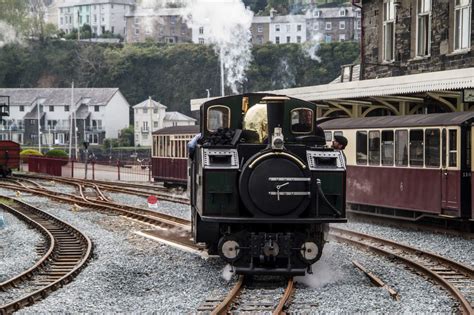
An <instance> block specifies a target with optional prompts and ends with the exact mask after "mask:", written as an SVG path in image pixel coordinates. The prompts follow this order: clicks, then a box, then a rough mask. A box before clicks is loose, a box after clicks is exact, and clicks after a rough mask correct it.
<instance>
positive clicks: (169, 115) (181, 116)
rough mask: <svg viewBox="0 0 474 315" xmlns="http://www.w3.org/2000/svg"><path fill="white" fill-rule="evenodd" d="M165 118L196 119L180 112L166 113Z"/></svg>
mask: <svg viewBox="0 0 474 315" xmlns="http://www.w3.org/2000/svg"><path fill="white" fill-rule="evenodd" d="M164 120H171V121H196V119H194V118H192V117H189V116H186V115H184V114H181V113H180V112H167V113H166V114H165V118H164Z"/></svg>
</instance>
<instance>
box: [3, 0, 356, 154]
mask: <svg viewBox="0 0 474 315" xmlns="http://www.w3.org/2000/svg"><path fill="white" fill-rule="evenodd" d="M0 1H1V0H0ZM305 48H307V47H305V46H302V45H298V44H284V45H274V44H265V45H260V46H254V47H253V49H252V54H253V61H252V63H251V64H250V67H249V69H248V71H247V81H246V82H244V84H243V86H242V88H241V90H240V91H239V92H256V91H264V90H272V89H279V88H290V87H298V86H307V85H316V84H325V83H328V82H330V81H332V80H334V78H336V77H337V76H338V75H339V74H340V66H341V65H343V64H348V63H352V62H354V61H355V60H356V59H357V57H358V55H359V47H358V44H357V43H355V42H342V43H329V44H321V45H320V48H319V51H318V55H319V58H320V61H317V60H313V59H311V58H310V57H309V55H308V54H307V53H306V51H305ZM72 80H74V82H75V86H76V87H118V88H120V91H121V92H122V93H123V95H124V96H125V98H126V99H127V101H128V102H129V103H130V105H131V106H133V105H135V104H138V103H139V102H141V101H143V100H145V99H147V98H148V96H151V97H152V98H153V99H155V100H157V101H160V102H161V103H163V104H165V105H166V106H168V111H180V112H183V113H185V114H189V111H190V109H189V100H190V99H193V98H203V97H206V95H207V93H206V89H211V96H216V95H218V94H219V91H220V73H219V62H218V57H217V56H216V54H215V52H214V49H213V47H210V46H205V45H197V44H178V45H176V44H175V45H172V44H160V43H153V42H150V41H149V42H145V43H141V44H133V45H132V44H126V45H122V44H90V43H85V42H77V41H64V40H46V41H44V42H40V41H34V42H30V43H29V45H18V44H10V45H6V46H4V47H3V48H0V87H4V88H14V87H15V88H16V87H70V84H71V81H72ZM130 113H132V111H130ZM132 117H133V116H131V118H132ZM125 134H126V136H125V135H124V136H123V139H121V140H115V141H116V142H117V143H116V145H123V144H128V145H133V136H132V138H131V139H130V138H129V137H130V135H131V134H133V133H130V132H125ZM110 141H111V143H112V144H113V146H115V142H114V141H113V140H110ZM119 142H120V143H119ZM107 147H108V145H107Z"/></svg>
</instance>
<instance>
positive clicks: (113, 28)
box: [111, 26, 115, 34]
mask: <svg viewBox="0 0 474 315" xmlns="http://www.w3.org/2000/svg"><path fill="white" fill-rule="evenodd" d="M114 30H115V27H114V26H112V29H111V31H112V34H113V33H114Z"/></svg>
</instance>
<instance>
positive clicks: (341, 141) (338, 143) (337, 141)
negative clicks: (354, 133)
mask: <svg viewBox="0 0 474 315" xmlns="http://www.w3.org/2000/svg"><path fill="white" fill-rule="evenodd" d="M346 146H347V138H346V137H344V136H339V135H336V136H334V141H333V142H332V148H333V149H335V150H339V151H341V153H342V156H343V157H344V164H346V161H347V159H346V155H345V154H344V151H343V150H344V149H345V148H346Z"/></svg>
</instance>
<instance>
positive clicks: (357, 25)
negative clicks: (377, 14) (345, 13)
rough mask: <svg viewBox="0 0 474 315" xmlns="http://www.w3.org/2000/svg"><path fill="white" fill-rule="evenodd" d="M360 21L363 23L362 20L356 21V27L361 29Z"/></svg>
mask: <svg viewBox="0 0 474 315" xmlns="http://www.w3.org/2000/svg"><path fill="white" fill-rule="evenodd" d="M360 23H361V22H360V20H357V21H356V29H358V30H360Z"/></svg>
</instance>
